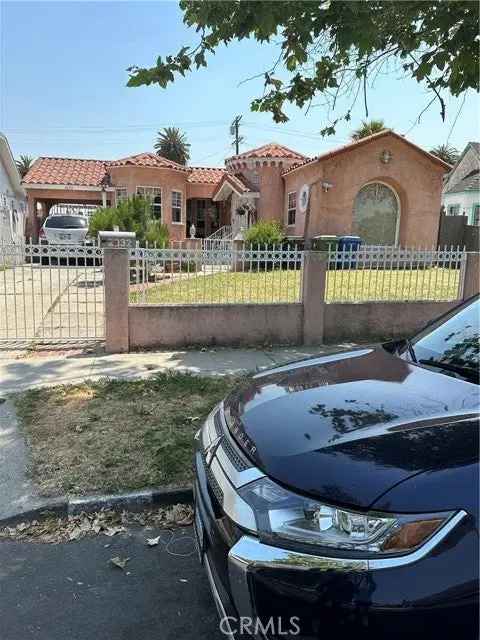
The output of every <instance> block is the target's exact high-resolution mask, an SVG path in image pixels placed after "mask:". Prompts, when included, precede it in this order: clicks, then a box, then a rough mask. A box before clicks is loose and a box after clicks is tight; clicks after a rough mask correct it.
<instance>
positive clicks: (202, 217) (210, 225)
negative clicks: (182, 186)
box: [187, 198, 220, 238]
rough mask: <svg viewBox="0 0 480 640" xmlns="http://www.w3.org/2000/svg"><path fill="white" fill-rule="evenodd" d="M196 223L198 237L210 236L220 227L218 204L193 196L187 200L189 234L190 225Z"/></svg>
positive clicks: (188, 230)
mask: <svg viewBox="0 0 480 640" xmlns="http://www.w3.org/2000/svg"><path fill="white" fill-rule="evenodd" d="M192 223H193V224H194V225H195V235H196V237H197V238H208V236H210V235H212V233H214V232H215V231H216V230H217V229H218V228H219V227H220V214H219V210H218V205H217V203H216V202H213V201H212V200H209V199H199V198H192V199H190V200H188V201H187V234H188V235H190V226H191V225H192Z"/></svg>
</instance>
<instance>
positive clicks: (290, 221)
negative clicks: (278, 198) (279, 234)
mask: <svg viewBox="0 0 480 640" xmlns="http://www.w3.org/2000/svg"><path fill="white" fill-rule="evenodd" d="M296 215H297V193H296V191H292V192H290V193H289V194H288V206H287V225H288V226H293V225H294V224H295V218H296Z"/></svg>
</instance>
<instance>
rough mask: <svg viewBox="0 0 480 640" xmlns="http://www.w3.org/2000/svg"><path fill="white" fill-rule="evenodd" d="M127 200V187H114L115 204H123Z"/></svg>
mask: <svg viewBox="0 0 480 640" xmlns="http://www.w3.org/2000/svg"><path fill="white" fill-rule="evenodd" d="M125 200H128V191H127V187H116V188H115V202H116V203H117V204H120V202H124V201H125Z"/></svg>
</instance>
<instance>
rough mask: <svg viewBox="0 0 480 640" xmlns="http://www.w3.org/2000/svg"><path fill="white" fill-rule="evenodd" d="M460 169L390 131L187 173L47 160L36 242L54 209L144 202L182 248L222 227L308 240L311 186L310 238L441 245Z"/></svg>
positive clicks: (35, 197) (248, 156)
mask: <svg viewBox="0 0 480 640" xmlns="http://www.w3.org/2000/svg"><path fill="white" fill-rule="evenodd" d="M450 169H451V167H450V165H448V164H446V163H445V162H443V161H442V160H440V159H439V158H437V157H435V156H433V155H431V154H430V153H428V152H426V151H425V150H423V149H421V148H420V147H418V146H417V145H415V144H413V143H412V142H410V141H408V140H407V139H406V138H404V137H403V136H401V135H398V134H396V133H395V132H393V131H392V130H389V129H385V130H384V131H381V132H379V133H376V134H374V135H371V136H368V137H366V138H363V139H362V140H359V141H356V142H352V143H350V144H347V145H345V146H343V147H340V148H338V149H335V150H333V151H329V152H328V153H324V154H322V155H319V156H317V157H315V158H307V157H306V156H304V155H302V154H301V153H298V152H297V151H294V150H292V149H289V148H287V147H285V146H283V145H280V144H277V143H270V144H266V145H264V146H262V147H259V148H257V149H252V150H250V151H246V152H243V153H240V154H238V155H234V156H232V157H230V158H227V159H226V160H225V168H217V167H213V168H212V167H188V166H183V165H179V164H177V163H175V162H172V161H170V160H167V159H166V158H162V157H159V156H157V155H155V154H154V153H141V154H138V155H133V156H129V157H127V158H122V159H120V160H103V161H101V160H81V159H73V158H46V157H42V158H39V159H38V160H36V162H35V163H34V165H33V167H32V168H31V170H30V171H29V172H28V174H27V175H26V176H25V178H24V181H23V184H24V187H25V189H26V191H27V193H28V204H29V225H28V231H27V233H30V234H32V235H33V236H34V237H36V235H37V233H38V229H39V226H40V225H41V222H42V220H43V218H44V217H45V216H47V215H48V214H49V212H50V210H51V208H52V207H53V206H59V205H60V204H62V205H63V206H72V205H73V206H84V207H85V206H88V205H95V206H107V205H113V204H114V203H116V202H119V201H120V200H122V199H124V198H128V197H129V196H131V195H133V194H140V195H144V196H148V197H149V198H151V202H152V205H151V206H152V210H153V213H154V215H155V216H156V217H158V218H159V219H161V220H162V221H163V222H164V223H166V224H167V225H168V227H169V231H170V238H171V239H172V240H183V239H185V238H186V237H188V236H189V234H190V229H191V226H192V224H193V225H194V226H195V232H196V237H208V236H210V235H212V234H213V233H215V232H216V231H217V230H219V229H220V228H222V227H226V228H230V229H231V234H232V235H233V236H235V235H236V233H237V232H238V231H240V230H241V229H242V228H245V227H246V226H248V225H249V224H252V222H254V221H255V220H266V219H275V220H279V221H281V222H282V223H283V224H284V226H285V228H286V232H287V234H288V235H290V236H303V235H304V232H305V213H301V212H300V208H299V207H298V206H297V203H298V195H299V192H300V190H301V189H302V187H303V186H304V185H308V186H309V187H310V207H309V211H310V213H309V224H308V230H307V232H308V235H309V236H315V235H318V234H352V233H354V234H358V235H360V236H361V237H362V238H363V240H364V241H365V242H366V243H368V244H389V245H396V244H401V245H433V244H435V242H436V239H437V233H438V224H439V216H440V206H441V193H442V184H443V176H444V174H445V173H446V172H447V171H449V170H450Z"/></svg>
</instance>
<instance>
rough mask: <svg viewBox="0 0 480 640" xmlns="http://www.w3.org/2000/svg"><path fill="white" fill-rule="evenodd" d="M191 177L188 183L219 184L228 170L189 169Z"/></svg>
mask: <svg viewBox="0 0 480 640" xmlns="http://www.w3.org/2000/svg"><path fill="white" fill-rule="evenodd" d="M189 169H190V175H189V176H188V178H187V182H200V183H203V184H217V182H220V180H221V179H222V178H223V176H224V175H225V174H226V172H227V170H226V169H221V168H220V167H189Z"/></svg>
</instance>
